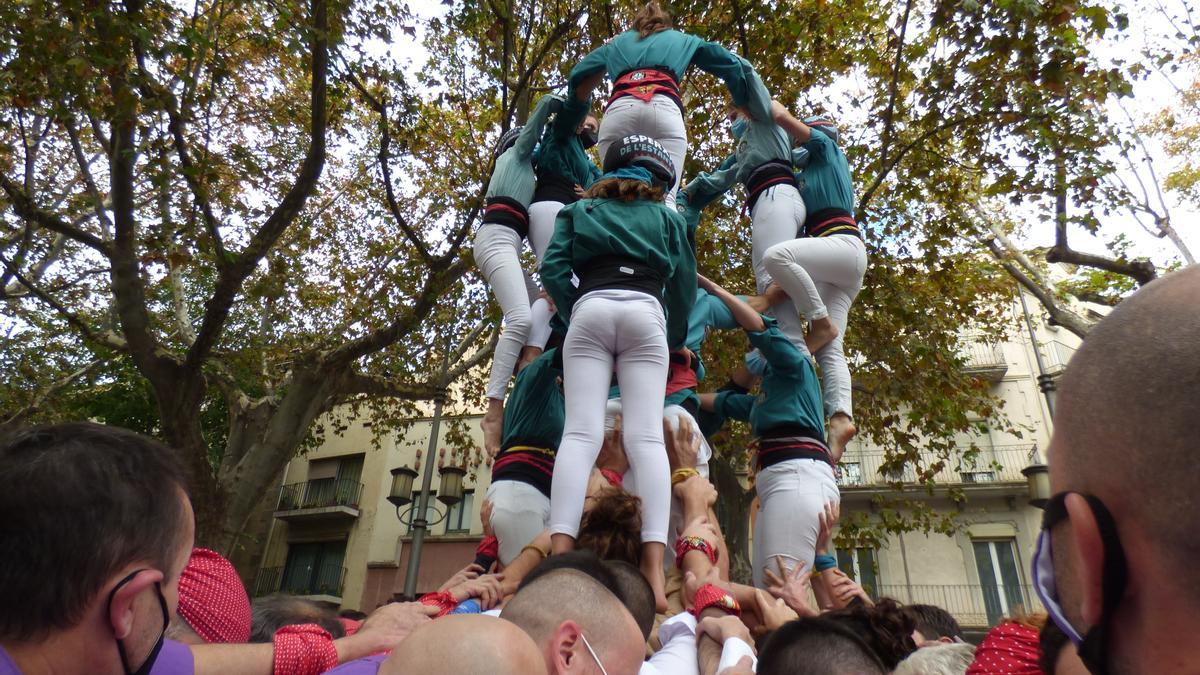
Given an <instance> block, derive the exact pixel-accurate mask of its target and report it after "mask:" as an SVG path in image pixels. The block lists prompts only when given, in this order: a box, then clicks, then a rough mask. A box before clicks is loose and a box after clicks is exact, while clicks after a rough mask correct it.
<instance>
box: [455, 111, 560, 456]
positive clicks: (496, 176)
mask: <svg viewBox="0 0 1200 675" xmlns="http://www.w3.org/2000/svg"><path fill="white" fill-rule="evenodd" d="M562 105H563V99H562V98H560V97H558V96H554V95H551V94H547V95H546V96H543V97H542V98H541V100H539V101H538V104H537V106H535V107H534V110H533V113H531V114H530V115H529V119H528V120H527V121H526V123H525V125H524V126H523V127H518V128H516V129H510V130H509V131H508V132H506V133H505V134H504V135H503V136H502V137H501V139H500V143H499V145H498V147H497V152H496V154H497V157H496V167H495V169H494V170H493V171H492V179H491V181H489V182H488V190H487V208H486V210H484V212H483V222H482V223H480V225H479V229H477V230H476V231H475V240H474V257H475V265H476V266H477V267H478V268H479V273H480V274H481V275H482V276H483V278H484V280H485V281H487V283H488V285H489V286H491V289H492V294H493V295H495V296H496V302H498V303H499V304H500V309H501V310H502V311H503V312H504V331H503V332H502V333H501V334H500V340H499V341H498V342H497V343H496V349H495V352H494V354H493V355H492V369H491V374H490V375H489V377H488V384H487V389H486V390H485V394H486V395H487V413H486V414H485V415H484V417H483V420H482V422H481V423H480V426H481V427H482V428H483V447H484V449H485V450H487V452H488V454H490V455H495V454H496V451H497V450H499V449H500V432H501V427H502V425H503V421H504V394H505V392H506V391H508V382H509V380H511V379H512V376H513V371H514V370H516V366H517V361H518V359H519V358H520V356H521V350H522V349H523V348H524V347H525V343H526V342H527V341H528V339H529V335H530V332H531V331H532V330H533V327H534V325H549V323H550V314H549V311H550V310H549V305H547V304H545V303H543V304H542V306H541V307H540V311H541V312H542V314H543V316H539V317H534V315H533V309H532V305H533V303H534V301H535V300H537V298H538V293H539V289H538V287H537V284H535V283H534V282H533V278H532V277H531V276H530V275H529V273H528V272H526V271H525V269H524V268H523V267H522V266H521V248H522V245H523V243H522V242H523V241H524V239H525V236H526V234H528V232H529V213H528V210H527V209H528V208H529V201H530V200H531V199H532V198H533V191H534V184H535V182H536V177H535V176H534V172H533V160H532V158H533V149H534V146H535V145H536V144H537V140H538V138H539V137H541V135H542V127H544V126H545V124H546V120H547V119H549V117H550V114H551V113H553V112H555V111H557V110H559V109H560V108H561V107H562Z"/></svg>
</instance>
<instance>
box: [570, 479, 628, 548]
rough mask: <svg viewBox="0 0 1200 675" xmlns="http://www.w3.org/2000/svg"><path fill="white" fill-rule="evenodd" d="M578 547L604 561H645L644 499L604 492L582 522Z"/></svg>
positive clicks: (615, 491) (596, 497)
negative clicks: (643, 551) (643, 548)
mask: <svg viewBox="0 0 1200 675" xmlns="http://www.w3.org/2000/svg"><path fill="white" fill-rule="evenodd" d="M575 546H576V548H578V549H584V550H588V551H592V552H593V553H595V554H596V556H597V557H599V558H600V559H601V560H624V561H625V562H627V563H629V564H631V565H640V564H641V559H642V500H641V499H639V498H637V497H636V496H634V495H631V494H629V493H628V492H625V491H624V490H618V489H615V488H612V489H605V490H601V491H600V492H599V493H597V494H596V496H595V499H594V501H593V503H592V505H591V508H590V509H588V511H587V512H586V513H584V514H583V520H582V521H581V522H580V523H579V536H578V537H577V538H576V541H575Z"/></svg>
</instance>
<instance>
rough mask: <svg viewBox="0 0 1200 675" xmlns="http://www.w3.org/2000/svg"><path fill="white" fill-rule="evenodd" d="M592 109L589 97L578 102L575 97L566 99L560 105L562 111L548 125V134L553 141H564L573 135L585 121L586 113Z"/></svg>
mask: <svg viewBox="0 0 1200 675" xmlns="http://www.w3.org/2000/svg"><path fill="white" fill-rule="evenodd" d="M591 109H592V99H591V97H590V96H589V97H587V98H584V99H583V100H579V98H577V97H575V96H571V97H568V98H567V100H566V101H565V102H563V104H562V110H559V111H558V115H557V116H556V117H555V118H554V122H553V123H552V124H551V125H550V133H551V135H553V136H554V138H555V139H557V140H560V141H565V140H567V139H569V138H571V137H572V136H574V135H575V130H576V129H578V128H579V125H580V124H583V121H584V120H585V119H587V115H588V111H589V110H591Z"/></svg>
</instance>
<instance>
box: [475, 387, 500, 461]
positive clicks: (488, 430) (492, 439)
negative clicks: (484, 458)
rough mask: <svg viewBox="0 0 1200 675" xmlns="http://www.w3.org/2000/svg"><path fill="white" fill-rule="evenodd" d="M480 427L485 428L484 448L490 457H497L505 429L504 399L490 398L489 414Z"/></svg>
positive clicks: (485, 416)
mask: <svg viewBox="0 0 1200 675" xmlns="http://www.w3.org/2000/svg"><path fill="white" fill-rule="evenodd" d="M479 427H480V428H481V429H483V449H484V450H486V451H487V454H488V456H489V457H495V456H496V453H497V452H499V451H500V436H501V434H502V433H503V431H504V401H500V400H498V399H494V398H489V399H488V409H487V414H486V415H484V416H483V420H481V421H480V422H479Z"/></svg>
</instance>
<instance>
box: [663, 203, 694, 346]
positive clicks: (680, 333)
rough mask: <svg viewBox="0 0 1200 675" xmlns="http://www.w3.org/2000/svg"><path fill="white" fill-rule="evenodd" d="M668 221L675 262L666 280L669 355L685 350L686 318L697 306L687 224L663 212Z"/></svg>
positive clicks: (668, 212)
mask: <svg viewBox="0 0 1200 675" xmlns="http://www.w3.org/2000/svg"><path fill="white" fill-rule="evenodd" d="M663 213H664V214H665V216H666V218H667V221H668V222H667V223H666V225H667V227H669V228H671V229H670V232H671V238H672V248H673V249H674V250H673V251H671V255H672V256H674V258H675V269H674V271H673V272H672V273H671V276H670V277H669V278H668V279H667V283H666V288H665V289H664V290H665V291H666V294H665V295H666V298H665V299H664V304H665V305H666V309H667V347H668V348H670V349H671V350H672V351H674V350H676V349H679V348H680V347H683V346H684V343H686V342H687V332H688V315H689V314H690V313H691V311H692V305H693V304H695V302H696V252H695V251H694V250H692V246H691V244H689V242H688V237H687V224H686V223H685V222H684V220H683V216H680V215H679V214H678V213H674V212H672V211H669V210H666V209H664V210H663Z"/></svg>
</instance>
